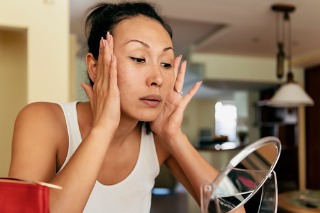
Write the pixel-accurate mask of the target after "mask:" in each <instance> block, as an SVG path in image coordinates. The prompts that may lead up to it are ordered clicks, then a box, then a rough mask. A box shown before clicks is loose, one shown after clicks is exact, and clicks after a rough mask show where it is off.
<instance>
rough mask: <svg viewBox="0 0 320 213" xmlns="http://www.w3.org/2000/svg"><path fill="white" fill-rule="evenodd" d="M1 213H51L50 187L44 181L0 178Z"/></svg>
mask: <svg viewBox="0 0 320 213" xmlns="http://www.w3.org/2000/svg"><path fill="white" fill-rule="evenodd" d="M0 212H1V213H18V212H19V213H21V212H24V213H49V187H48V186H47V185H45V184H42V183H37V182H32V181H23V180H18V179H12V178H0Z"/></svg>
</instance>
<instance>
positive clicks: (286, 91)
mask: <svg viewBox="0 0 320 213" xmlns="http://www.w3.org/2000/svg"><path fill="white" fill-rule="evenodd" d="M313 104H314V102H313V100H312V99H311V98H310V96H309V95H308V94H307V93H306V92H305V91H304V90H303V89H302V87H301V86H300V85H299V84H297V83H295V82H287V83H285V84H283V85H282V86H281V87H280V89H278V90H277V91H276V93H275V94H274V96H273V97H272V98H271V99H270V101H268V105H270V106H273V107H298V106H312V105H313Z"/></svg>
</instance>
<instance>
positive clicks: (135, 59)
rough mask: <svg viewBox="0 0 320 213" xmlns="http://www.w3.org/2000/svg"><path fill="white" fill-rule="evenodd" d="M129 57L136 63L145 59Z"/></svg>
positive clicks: (143, 61)
mask: <svg viewBox="0 0 320 213" xmlns="http://www.w3.org/2000/svg"><path fill="white" fill-rule="evenodd" d="M130 58H131V59H132V60H133V61H135V62H137V63H145V62H146V59H144V58H135V57H130Z"/></svg>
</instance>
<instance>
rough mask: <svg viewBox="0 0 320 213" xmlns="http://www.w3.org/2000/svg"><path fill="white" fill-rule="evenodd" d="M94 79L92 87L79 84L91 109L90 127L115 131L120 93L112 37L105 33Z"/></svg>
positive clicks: (118, 114)
mask: <svg viewBox="0 0 320 213" xmlns="http://www.w3.org/2000/svg"><path fill="white" fill-rule="evenodd" d="M95 69H96V78H95V79H93V80H92V81H93V82H94V85H93V87H91V86H90V85H88V84H85V83H83V84H81V86H82V87H83V89H84V90H85V92H86V94H87V96H88V98H89V101H90V104H91V109H92V114H93V123H92V127H101V128H102V129H105V128H106V127H108V128H111V130H114V131H115V130H116V129H117V127H118V125H119V121H120V92H119V88H118V84H117V61H116V57H115V55H114V54H113V37H112V36H111V35H110V33H109V32H108V33H107V36H106V40H105V39H103V38H101V40H100V49H99V56H98V61H97V63H96V65H95Z"/></svg>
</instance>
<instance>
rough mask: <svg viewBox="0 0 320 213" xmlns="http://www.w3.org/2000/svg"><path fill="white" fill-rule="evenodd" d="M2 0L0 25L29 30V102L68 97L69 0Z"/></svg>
mask: <svg viewBox="0 0 320 213" xmlns="http://www.w3.org/2000/svg"><path fill="white" fill-rule="evenodd" d="M45 2H46V1H44V0H37V1H36V0H27V1H20V0H1V7H0V27H9V28H20V29H21V28H22V29H26V30H27V32H28V36H27V39H28V41H27V42H28V61H27V64H28V65H27V66H28V71H27V81H28V88H27V93H28V102H33V101H40V100H41V101H67V100H68V99H69V92H68V90H69V88H68V87H69V85H68V84H69V79H68V78H69V73H68V70H69V1H65V0H54V1H53V3H52V4H47V3H45Z"/></svg>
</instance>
